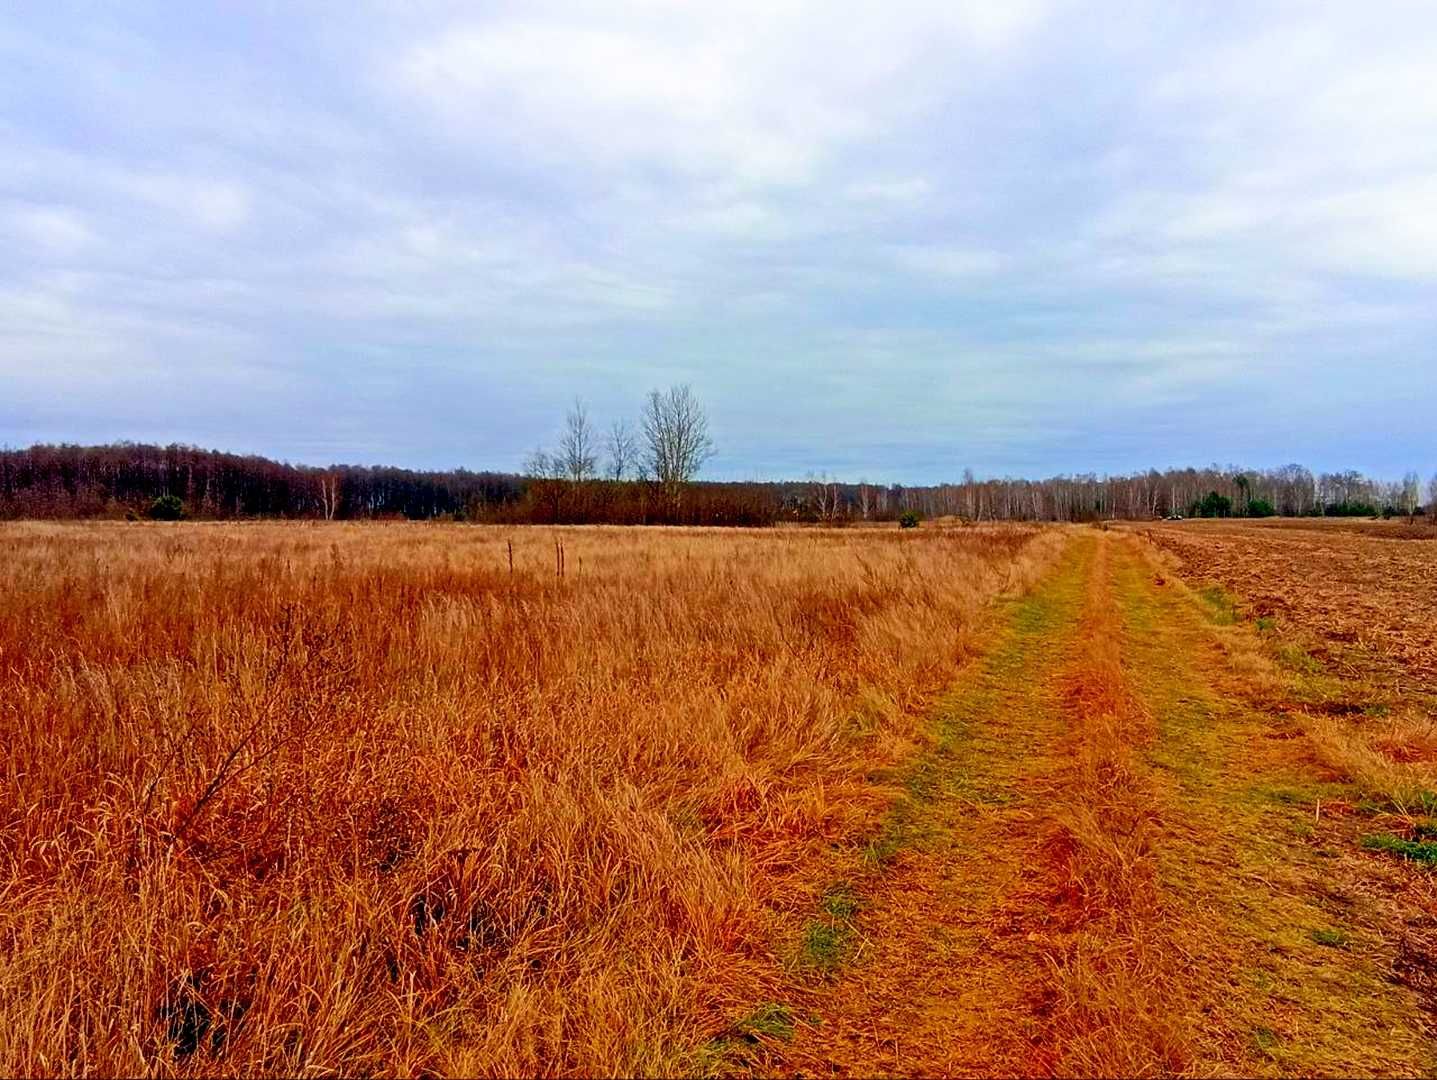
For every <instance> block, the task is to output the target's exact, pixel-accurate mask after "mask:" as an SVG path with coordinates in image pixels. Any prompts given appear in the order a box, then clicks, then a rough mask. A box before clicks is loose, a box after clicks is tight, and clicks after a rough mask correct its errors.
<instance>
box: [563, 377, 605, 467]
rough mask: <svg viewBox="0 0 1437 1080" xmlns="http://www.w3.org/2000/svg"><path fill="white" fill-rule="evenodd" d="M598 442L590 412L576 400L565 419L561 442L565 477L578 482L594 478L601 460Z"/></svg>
mask: <svg viewBox="0 0 1437 1080" xmlns="http://www.w3.org/2000/svg"><path fill="white" fill-rule="evenodd" d="M596 442H597V439H596V438H595V435H594V426H593V424H591V423H590V422H589V413H588V410H587V409H585V408H584V403H583V402H582V401H580V400H578V399H577V398H575V399H574V407H573V408H572V409H570V410H569V415H568V416H566V417H565V418H564V434H563V437H562V438H561V439H560V440H559V466H560V471H561V472H562V473H563V475H564V476H566V477H567V478H568V479H570V480H573V481H576V482H578V481H583V480H589V479H592V478H593V476H594V473H595V468H596V465H597V463H598V460H599V458H598V454H597V452H596V449H597V448H596V446H595V443H596Z"/></svg>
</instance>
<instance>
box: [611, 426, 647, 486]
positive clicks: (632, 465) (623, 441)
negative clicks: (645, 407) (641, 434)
mask: <svg viewBox="0 0 1437 1080" xmlns="http://www.w3.org/2000/svg"><path fill="white" fill-rule="evenodd" d="M607 449H608V452H609V474H608V475H609V479H610V480H623V479H625V478H626V477H629V476H633V475H634V474H635V473H636V472H638V470H639V440H638V437H637V436H636V435H635V434H634V429H633V428H632V427H630V426H629V422H628V421H627V420H615V421H614V423H613V426H612V427H610V428H609V435H608V446H607Z"/></svg>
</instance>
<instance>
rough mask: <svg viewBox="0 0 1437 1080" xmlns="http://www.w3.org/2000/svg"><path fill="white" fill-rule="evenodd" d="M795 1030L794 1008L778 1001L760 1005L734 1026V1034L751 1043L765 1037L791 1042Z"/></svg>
mask: <svg viewBox="0 0 1437 1080" xmlns="http://www.w3.org/2000/svg"><path fill="white" fill-rule="evenodd" d="M793 1030H794V1021H793V1010H792V1009H790V1008H789V1007H788V1006H787V1005H783V1004H780V1003H778V1002H769V1003H768V1004H766V1005H760V1006H759V1007H758V1008H757V1009H755V1010H754V1011H753V1012H751V1013H749V1014H748V1015H747V1016H745V1017H744V1018H743V1019H742V1020H740V1021H738V1023H736V1024H734V1026H733V1031H734V1035H735V1036H736V1037H738V1038H740V1039H744V1040H746V1041H747V1042H750V1043H756V1042H759V1041H761V1040H763V1039H776V1040H778V1041H779V1042H789V1041H790V1040H792V1039H793Z"/></svg>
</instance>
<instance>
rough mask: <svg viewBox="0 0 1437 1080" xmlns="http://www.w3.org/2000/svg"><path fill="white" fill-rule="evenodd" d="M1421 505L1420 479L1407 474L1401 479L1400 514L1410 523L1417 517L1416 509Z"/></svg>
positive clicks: (1412, 473) (1413, 474) (1413, 473)
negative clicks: (1403, 514)
mask: <svg viewBox="0 0 1437 1080" xmlns="http://www.w3.org/2000/svg"><path fill="white" fill-rule="evenodd" d="M1421 503H1422V478H1421V477H1419V476H1418V475H1417V474H1416V473H1415V472H1409V473H1408V474H1407V475H1406V476H1404V477H1403V478H1402V512H1403V513H1405V514H1406V515H1407V520H1408V521H1411V520H1412V519H1413V518H1414V517H1416V516H1417V507H1418V506H1420V505H1421Z"/></svg>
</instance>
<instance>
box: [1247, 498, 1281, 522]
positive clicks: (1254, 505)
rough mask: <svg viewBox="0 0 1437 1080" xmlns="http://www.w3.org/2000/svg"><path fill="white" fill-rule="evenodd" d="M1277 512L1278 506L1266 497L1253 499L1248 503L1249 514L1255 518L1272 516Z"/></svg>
mask: <svg viewBox="0 0 1437 1080" xmlns="http://www.w3.org/2000/svg"><path fill="white" fill-rule="evenodd" d="M1276 513H1277V507H1275V506H1273V505H1272V503H1270V502H1268V501H1267V500H1266V499H1253V500H1252V501H1251V502H1249V503H1248V504H1247V516H1248V517H1255V518H1266V517H1272V516H1273V515H1275V514H1276Z"/></svg>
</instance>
